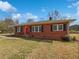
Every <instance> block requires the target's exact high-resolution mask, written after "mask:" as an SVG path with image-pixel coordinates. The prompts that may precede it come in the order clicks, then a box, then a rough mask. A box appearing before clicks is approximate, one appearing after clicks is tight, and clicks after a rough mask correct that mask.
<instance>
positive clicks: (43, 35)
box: [18, 23, 67, 39]
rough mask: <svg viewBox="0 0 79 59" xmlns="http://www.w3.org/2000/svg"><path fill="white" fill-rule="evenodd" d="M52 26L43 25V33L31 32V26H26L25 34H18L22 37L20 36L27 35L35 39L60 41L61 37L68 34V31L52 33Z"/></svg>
mask: <svg viewBox="0 0 79 59" xmlns="http://www.w3.org/2000/svg"><path fill="white" fill-rule="evenodd" d="M58 24H67V23H58ZM39 25H40V24H39ZM51 25H53V24H43V32H30V26H27V25H26V26H24V29H23V32H22V33H18V34H19V35H20V34H23V33H24V34H25V33H26V35H29V36H31V37H34V38H44V39H46V38H47V39H60V38H61V37H63V36H64V35H66V34H67V30H66V31H51ZM31 26H32V25H31ZM26 27H28V32H26ZM66 28H67V27H66Z"/></svg>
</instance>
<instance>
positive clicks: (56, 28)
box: [15, 19, 74, 40]
mask: <svg viewBox="0 0 79 59" xmlns="http://www.w3.org/2000/svg"><path fill="white" fill-rule="evenodd" d="M73 21H74V19H69V20H50V21H41V22H32V23H26V24H24V25H16V26H15V35H20V36H26V37H33V38H44V39H57V40H59V39H60V38H61V37H64V36H65V35H68V34H69V24H70V23H71V22H73Z"/></svg>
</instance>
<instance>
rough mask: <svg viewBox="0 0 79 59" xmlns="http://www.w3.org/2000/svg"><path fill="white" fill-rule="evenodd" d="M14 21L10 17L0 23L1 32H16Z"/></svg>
mask: <svg viewBox="0 0 79 59" xmlns="http://www.w3.org/2000/svg"><path fill="white" fill-rule="evenodd" d="M13 25H14V21H13V20H12V18H10V17H8V18H5V19H4V20H2V21H0V32H13V31H14V27H13Z"/></svg>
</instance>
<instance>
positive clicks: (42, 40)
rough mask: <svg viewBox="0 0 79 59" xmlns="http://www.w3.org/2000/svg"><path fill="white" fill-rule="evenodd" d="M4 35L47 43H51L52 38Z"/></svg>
mask: <svg viewBox="0 0 79 59" xmlns="http://www.w3.org/2000/svg"><path fill="white" fill-rule="evenodd" d="M4 36H6V37H15V38H21V39H24V40H31V41H37V42H48V43H52V42H53V40H52V39H43V38H41V39H38V38H32V37H24V36H16V35H4Z"/></svg>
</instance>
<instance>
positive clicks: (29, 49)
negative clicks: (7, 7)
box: [0, 38, 79, 59]
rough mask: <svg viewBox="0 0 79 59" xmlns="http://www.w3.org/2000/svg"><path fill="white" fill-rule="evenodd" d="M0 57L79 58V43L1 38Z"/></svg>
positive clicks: (24, 58)
mask: <svg viewBox="0 0 79 59" xmlns="http://www.w3.org/2000/svg"><path fill="white" fill-rule="evenodd" d="M0 59H79V44H78V42H61V41H51V40H39V39H31V40H30V39H26V40H25V39H21V38H20V39H0Z"/></svg>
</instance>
